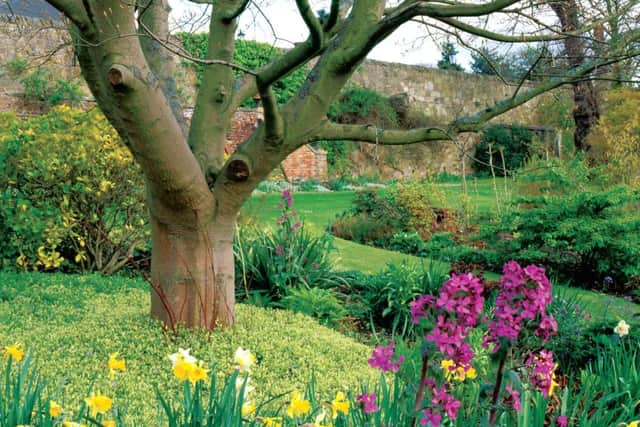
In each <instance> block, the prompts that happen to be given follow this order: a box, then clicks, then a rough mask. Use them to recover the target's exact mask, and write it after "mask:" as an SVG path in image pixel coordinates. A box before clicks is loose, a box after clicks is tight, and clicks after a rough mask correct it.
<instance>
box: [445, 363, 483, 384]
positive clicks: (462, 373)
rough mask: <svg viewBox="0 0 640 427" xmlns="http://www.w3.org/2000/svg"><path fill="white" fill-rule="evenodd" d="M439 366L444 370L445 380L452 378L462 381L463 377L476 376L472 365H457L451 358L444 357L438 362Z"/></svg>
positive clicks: (470, 377) (471, 377)
mask: <svg viewBox="0 0 640 427" xmlns="http://www.w3.org/2000/svg"><path fill="white" fill-rule="evenodd" d="M440 367H441V368H442V370H443V371H444V375H445V377H446V379H447V381H449V382H451V381H452V380H456V381H464V380H465V379H467V378H469V379H473V378H475V377H477V376H478V374H477V372H476V370H475V368H474V367H473V366H467V367H465V366H457V365H456V363H455V362H454V361H453V360H451V359H444V360H442V362H440Z"/></svg>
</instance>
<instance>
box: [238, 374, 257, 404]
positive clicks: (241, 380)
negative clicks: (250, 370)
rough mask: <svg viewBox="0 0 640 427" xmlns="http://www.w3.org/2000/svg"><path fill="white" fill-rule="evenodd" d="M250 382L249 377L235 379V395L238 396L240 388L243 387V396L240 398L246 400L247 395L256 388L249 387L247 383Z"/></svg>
mask: <svg viewBox="0 0 640 427" xmlns="http://www.w3.org/2000/svg"><path fill="white" fill-rule="evenodd" d="M250 381H251V377H248V376H247V377H246V378H242V377H237V378H236V395H239V394H240V391H241V390H242V386H243V385H244V396H242V398H243V399H247V397H248V396H249V393H251V392H253V391H254V390H255V389H256V388H255V387H253V386H251V385H249V382H250Z"/></svg>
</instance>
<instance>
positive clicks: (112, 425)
mask: <svg viewBox="0 0 640 427" xmlns="http://www.w3.org/2000/svg"><path fill="white" fill-rule="evenodd" d="M102 427H116V422H115V421H113V420H109V421H103V422H102Z"/></svg>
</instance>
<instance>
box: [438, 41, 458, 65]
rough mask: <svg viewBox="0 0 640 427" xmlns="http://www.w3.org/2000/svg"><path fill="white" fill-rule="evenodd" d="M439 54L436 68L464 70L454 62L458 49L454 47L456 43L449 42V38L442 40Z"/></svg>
mask: <svg viewBox="0 0 640 427" xmlns="http://www.w3.org/2000/svg"><path fill="white" fill-rule="evenodd" d="M440 55H441V58H440V60H439V61H438V68H440V69H441V70H453V71H464V68H462V66H461V65H460V64H458V63H456V55H458V49H456V45H454V44H453V43H451V42H450V41H449V40H447V41H446V42H444V44H443V45H442V48H441V49H440Z"/></svg>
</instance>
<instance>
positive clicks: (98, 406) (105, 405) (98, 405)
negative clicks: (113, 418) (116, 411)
mask: <svg viewBox="0 0 640 427" xmlns="http://www.w3.org/2000/svg"><path fill="white" fill-rule="evenodd" d="M84 402H85V403H86V404H87V406H88V407H89V410H90V411H91V416H92V417H94V418H95V416H96V415H98V414H103V415H104V414H106V413H107V411H108V410H109V409H111V406H112V405H113V401H112V400H111V399H110V398H108V397H107V396H104V395H102V394H96V395H91V397H87V398H86V399H84Z"/></svg>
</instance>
